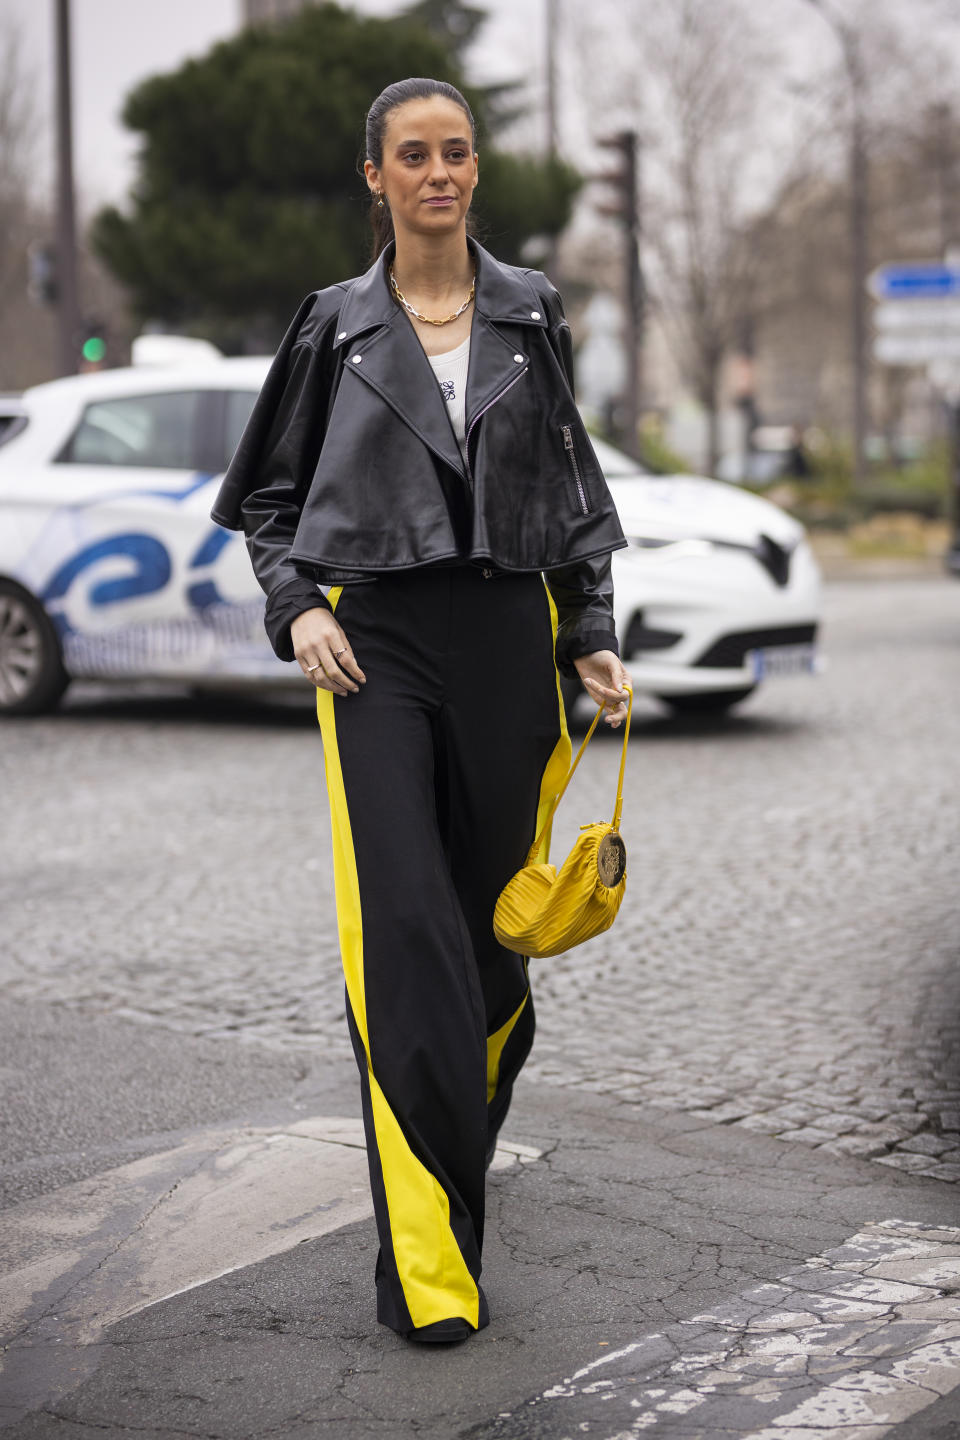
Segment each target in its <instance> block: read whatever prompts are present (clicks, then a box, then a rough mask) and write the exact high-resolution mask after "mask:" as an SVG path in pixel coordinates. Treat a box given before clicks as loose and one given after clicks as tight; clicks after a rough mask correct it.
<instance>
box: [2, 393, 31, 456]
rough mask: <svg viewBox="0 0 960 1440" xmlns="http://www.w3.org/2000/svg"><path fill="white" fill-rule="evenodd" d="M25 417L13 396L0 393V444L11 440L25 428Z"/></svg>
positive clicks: (18, 402) (21, 407)
mask: <svg viewBox="0 0 960 1440" xmlns="http://www.w3.org/2000/svg"><path fill="white" fill-rule="evenodd" d="M26 424H27V417H26V415H25V414H24V410H23V406H22V405H21V404H20V401H19V400H18V399H17V398H16V397H15V396H10V395H0V445H5V444H6V443H7V441H8V440H12V439H13V437H14V435H19V434H20V431H21V430H24V429H25V428H26Z"/></svg>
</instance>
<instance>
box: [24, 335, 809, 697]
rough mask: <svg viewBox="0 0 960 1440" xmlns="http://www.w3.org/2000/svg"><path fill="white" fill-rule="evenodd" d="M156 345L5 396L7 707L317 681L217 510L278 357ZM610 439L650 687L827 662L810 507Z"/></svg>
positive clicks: (605, 452) (754, 676)
mask: <svg viewBox="0 0 960 1440" xmlns="http://www.w3.org/2000/svg"><path fill="white" fill-rule="evenodd" d="M148 353H149V354H150V359H152V360H153V361H154V363H153V364H152V365H151V364H146V365H136V366H132V367H130V368H128V369H118V370H106V371H102V372H100V373H99V374H92V375H83V376H71V377H69V378H67V379H63V380H54V381H51V382H50V383H48V384H45V385H37V386H35V387H34V388H33V389H31V390H28V391H26V392H25V393H24V395H23V396H22V397H19V398H11V397H3V396H0V714H3V713H5V714H8V715H16V714H19V715H29V714H37V713H40V712H42V711H44V710H48V709H50V708H52V707H53V706H54V705H56V703H57V701H58V700H59V699H60V697H61V695H62V694H63V692H64V690H65V689H66V687H67V685H68V684H69V682H70V680H71V679H74V678H80V677H86V678H96V679H102V680H106V679H127V680H129V679H132V678H136V679H143V678H149V679H169V680H171V681H176V682H178V683H180V684H187V685H190V686H210V687H223V686H225V685H234V684H238V683H253V684H256V685H263V684H264V683H265V682H266V683H268V684H270V685H275V684H280V685H283V684H286V685H291V684H296V685H302V683H303V682H302V677H301V674H300V671H299V668H298V667H297V666H296V665H294V664H286V663H283V662H281V661H279V660H277V659H276V657H275V656H274V654H273V652H272V650H271V649H270V647H269V645H268V643H267V640H266V636H265V634H264V630H263V603H264V602H263V596H262V594H261V592H260V589H259V587H258V586H257V583H256V581H255V579H254V577H253V574H252V571H251V568H250V563H249V560H248V559H247V554H246V548H245V545H244V541H243V537H242V536H240V535H237V534H235V533H234V532H233V531H229V530H224V529H222V528H221V527H220V526H218V525H215V524H214V523H213V521H212V520H210V518H209V510H210V506H211V504H212V503H213V498H214V496H215V494H216V492H217V488H218V485H219V477H220V476H221V474H222V473H223V470H224V469H225V467H226V464H227V461H228V459H229V456H230V455H231V454H232V453H233V449H234V447H235V445H236V443H237V440H238V439H239V436H240V434H241V432H242V430H243V427H244V424H245V423H246V420H247V417H248V415H249V413H250V409H251V407H252V405H253V402H254V400H255V398H256V396H257V393H258V391H259V389H260V386H261V384H262V382H263V379H264V376H265V374H266V371H267V367H268V365H269V363H270V362H269V359H265V358H262V357H257V358H250V359H235V360H229V359H223V358H221V357H217V356H216V355H215V354H204V353H199V352H197V350H196V348H194V349H193V350H192V351H191V352H189V353H188V356H187V358H186V359H184V357H183V354H180V353H177V352H172V353H171V354H166V352H164V353H163V354H161V353H160V351H159V349H158V347H154V352H153V353H150V352H147V350H146V347H142V349H141V355H144V356H145V357H146V355H147V354H148ZM157 362H159V363H157ZM597 449H598V453H599V455H600V459H601V463H602V464H603V466H604V468H605V470H606V472H607V474H608V478H609V480H610V484H611V488H612V490H613V493H614V497H615V500H616V503H617V506H618V509H619V510H620V515H621V519H622V522H623V526H624V530H625V531H626V533H627V535H628V536H629V537H630V539H631V544H630V547H629V549H626V550H621V551H618V552H617V553H616V554H615V556H614V566H615V585H616V593H617V628H618V632H619V635H620V638H621V643H622V648H623V653H624V657H625V659H626V661H627V664H628V665H629V667H630V669H631V672H632V674H633V675H634V678H635V682H636V685H637V688H638V689H643V690H648V691H651V692H652V693H654V694H656V695H661V696H663V697H665V698H666V699H667V700H668V701H669V703H670V704H672V705H674V706H678V707H682V706H683V705H689V704H691V703H694V704H698V705H701V706H702V705H704V704H708V705H710V706H711V707H716V706H720V707H723V706H725V705H728V704H730V703H732V702H733V701H735V700H737V699H740V698H742V697H743V696H744V695H746V694H748V693H749V691H750V690H751V689H752V688H753V687H754V686H755V685H756V684H757V683H758V681H759V679H760V678H762V676H763V675H764V674H765V673H767V672H769V671H770V670H772V669H774V668H782V667H783V666H784V665H788V664H794V665H797V664H801V663H802V664H803V665H807V664H809V663H810V657H811V655H812V645H813V640H814V635H815V631H816V623H817V614H818V601H817V579H818V577H817V572H816V566H815V565H814V562H813V559H812V557H811V555H810V552H809V550H808V548H807V546H806V544H805V542H804V540H803V532H802V530H801V528H800V526H798V525H796V524H795V523H794V522H793V521H792V520H790V519H789V518H788V517H787V516H786V515H784V514H783V512H782V511H780V510H777V509H776V508H775V507H774V506H772V505H769V504H767V503H766V502H765V501H763V500H759V499H756V498H755V497H753V496H749V495H745V494H743V493H742V492H739V491H737V490H734V489H733V488H732V487H728V486H725V485H720V484H717V483H715V482H713V481H708V480H696V479H691V478H690V477H687V476H676V477H670V478H667V479H655V478H653V477H650V476H648V475H645V474H643V473H642V472H640V471H639V470H638V468H637V466H636V465H635V464H634V462H633V461H630V460H627V459H626V457H624V456H622V455H620V454H619V453H618V452H617V451H615V450H612V449H610V447H608V446H605V445H600V444H599V443H598V445H597ZM573 688H574V689H575V688H576V687H573ZM568 693H569V687H568Z"/></svg>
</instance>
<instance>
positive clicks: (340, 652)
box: [333, 645, 350, 660]
mask: <svg viewBox="0 0 960 1440" xmlns="http://www.w3.org/2000/svg"><path fill="white" fill-rule="evenodd" d="M349 649H350V646H349V645H344V647H343V649H342V650H334V652H333V658H334V660H339V659H340V656H341V655H346V653H347V651H348V650H349Z"/></svg>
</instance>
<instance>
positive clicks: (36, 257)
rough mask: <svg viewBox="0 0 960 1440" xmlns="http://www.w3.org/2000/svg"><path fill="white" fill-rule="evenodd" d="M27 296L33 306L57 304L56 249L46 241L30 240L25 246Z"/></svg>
mask: <svg viewBox="0 0 960 1440" xmlns="http://www.w3.org/2000/svg"><path fill="white" fill-rule="evenodd" d="M27 294H28V295H29V297H30V299H31V300H32V301H33V303H34V304H35V305H56V303H57V299H58V297H59V289H58V286H57V249H56V246H55V245H51V244H50V243H49V241H47V240H31V241H30V243H29V244H28V246H27Z"/></svg>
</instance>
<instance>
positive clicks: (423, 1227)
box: [317, 586, 479, 1327]
mask: <svg viewBox="0 0 960 1440" xmlns="http://www.w3.org/2000/svg"><path fill="white" fill-rule="evenodd" d="M341 589H342V587H341V586H335V587H334V588H333V589H332V590H331V591H330V593H329V595H328V597H327V598H328V600H329V603H330V606H331V609H333V610H334V611H335V610H336V606H337V601H338V600H339V598H340V594H341ZM317 717H318V719H319V721H320V731H321V734H322V736H323V763H324V769H325V771H326V777H327V793H328V795H329V798H330V820H331V827H332V831H333V873H334V887H335V890H336V900H337V928H338V931H339V935H340V953H341V957H342V960H343V971H344V977H345V979H346V985H347V995H348V997H349V1000H350V1008H351V1010H352V1011H353V1018H354V1021H355V1023H356V1027H357V1031H358V1033H359V1035H360V1038H361V1040H362V1042H363V1048H364V1051H365V1052H366V1057H367V1079H368V1082H369V1086H370V1099H371V1107H372V1110H373V1121H374V1129H375V1131H376V1144H377V1150H378V1152H379V1155H380V1166H381V1170H382V1173H383V1186H384V1190H385V1192H386V1199H387V1210H388V1212H389V1216H390V1234H391V1238H392V1241H393V1252H394V1259H395V1261H396V1266H397V1272H398V1274H399V1277H400V1284H401V1285H402V1287H403V1294H404V1299H405V1300H406V1302H407V1309H408V1310H409V1311H410V1318H411V1320H412V1322H413V1324H414V1325H416V1326H418V1327H419V1326H422V1325H430V1324H432V1323H433V1322H434V1321H435V1320H446V1319H452V1318H453V1317H455V1316H462V1318H463V1319H464V1320H468V1321H469V1322H470V1324H471V1325H473V1326H474V1327H476V1325H477V1324H478V1320H479V1292H478V1290H477V1285H476V1282H475V1281H474V1279H473V1277H472V1276H471V1274H470V1272H469V1270H468V1269H467V1267H466V1264H465V1262H464V1259H463V1255H462V1254H461V1252H460V1247H459V1245H458V1244H457V1242H456V1239H455V1238H454V1235H453V1231H452V1230H451V1228H450V1202H449V1200H448V1198H447V1195H446V1192H445V1191H444V1189H443V1187H442V1186H441V1185H439V1184H438V1183H437V1181H436V1180H435V1179H434V1177H433V1176H432V1175H431V1174H430V1172H429V1170H427V1168H426V1166H424V1165H423V1164H421V1162H420V1161H419V1160H418V1159H417V1157H416V1156H415V1155H414V1154H413V1151H412V1150H411V1149H410V1146H409V1145H408V1144H407V1141H406V1138H405V1136H404V1134H403V1131H402V1129H401V1128H400V1124H399V1122H398V1121H397V1118H396V1116H395V1115H394V1113H393V1111H392V1110H391V1108H390V1106H389V1104H388V1103H387V1099H386V1097H385V1095H384V1094H383V1091H382V1090H381V1088H380V1086H379V1084H378V1082H377V1078H376V1076H375V1075H374V1073H373V1067H372V1065H371V1061H370V1039H369V1035H368V1031H367V1016H366V1002H365V995H364V979H363V920H362V912H361V908H360V882H359V877H358V875H357V863H356V858H355V855H354V849H353V834H352V830H351V825H350V812H349V809H348V807H347V797H346V792H345V790H344V785H343V771H342V769H341V765H340V754H339V749H338V745H337V724H336V707H335V705H334V696H333V694H332V692H331V691H329V690H318V691H317Z"/></svg>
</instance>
